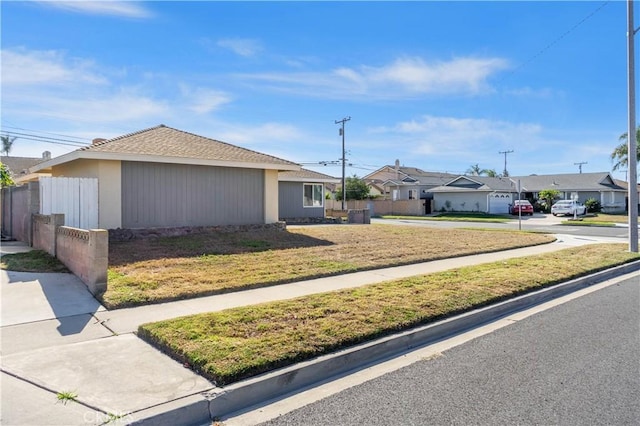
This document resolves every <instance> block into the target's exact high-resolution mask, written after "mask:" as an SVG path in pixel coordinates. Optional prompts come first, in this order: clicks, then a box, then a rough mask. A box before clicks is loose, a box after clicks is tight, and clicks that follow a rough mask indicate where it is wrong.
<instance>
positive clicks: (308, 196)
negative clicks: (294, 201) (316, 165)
mask: <svg viewBox="0 0 640 426" xmlns="http://www.w3.org/2000/svg"><path fill="white" fill-rule="evenodd" d="M323 193H324V190H323V187H322V184H319V183H305V184H304V200H303V206H304V207H322V206H323V205H324V204H323V200H324V194H323Z"/></svg>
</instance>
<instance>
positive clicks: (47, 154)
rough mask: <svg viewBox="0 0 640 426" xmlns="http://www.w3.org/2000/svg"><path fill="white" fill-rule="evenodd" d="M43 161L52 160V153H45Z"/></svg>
mask: <svg viewBox="0 0 640 426" xmlns="http://www.w3.org/2000/svg"><path fill="white" fill-rule="evenodd" d="M42 159H43V160H51V152H49V151H44V152H43V153H42Z"/></svg>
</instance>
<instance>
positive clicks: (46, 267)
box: [0, 250, 70, 273]
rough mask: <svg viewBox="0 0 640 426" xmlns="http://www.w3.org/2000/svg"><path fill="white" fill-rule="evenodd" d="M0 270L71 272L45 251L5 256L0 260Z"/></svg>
mask: <svg viewBox="0 0 640 426" xmlns="http://www.w3.org/2000/svg"><path fill="white" fill-rule="evenodd" d="M0 269H7V270H10V271H17V272H62V273H69V272H70V271H69V270H68V269H67V267H66V266H64V264H63V263H62V262H60V261H59V260H58V259H56V258H55V257H53V256H51V255H50V254H49V253H47V252H46V251H44V250H31V251H27V252H24V253H14V254H5V255H3V256H2V257H1V258H0Z"/></svg>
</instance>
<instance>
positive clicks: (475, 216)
mask: <svg viewBox="0 0 640 426" xmlns="http://www.w3.org/2000/svg"><path fill="white" fill-rule="evenodd" d="M516 217H517V216H516ZM380 218H382V219H405V220H432V221H451V222H486V223H505V222H510V221H512V220H513V219H514V217H513V216H508V215H496V214H487V213H454V212H450V213H439V214H437V215H435V216H396V215H382V216H380Z"/></svg>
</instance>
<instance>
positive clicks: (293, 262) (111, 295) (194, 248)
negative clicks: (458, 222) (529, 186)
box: [101, 225, 554, 309]
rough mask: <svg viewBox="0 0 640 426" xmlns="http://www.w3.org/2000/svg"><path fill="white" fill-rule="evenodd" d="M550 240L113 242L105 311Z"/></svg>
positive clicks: (486, 233)
mask: <svg viewBox="0 0 640 426" xmlns="http://www.w3.org/2000/svg"><path fill="white" fill-rule="evenodd" d="M553 240H554V237H553V236H550V235H542V234H533V233H526V232H517V231H509V232H496V231H493V230H457V229H434V228H428V227H416V226H396V225H368V226H362V225H333V226H320V227H299V228H295V229H293V228H292V229H290V230H288V231H255V232H238V233H229V234H222V233H210V234H201V235H189V236H185V237H170V238H157V239H153V240H137V241H127V242H124V243H113V244H110V247H109V271H108V283H107V291H106V292H105V293H104V294H103V295H102V296H101V302H102V303H103V304H104V305H105V306H106V307H107V308H109V309H114V308H122V307H127V306H135V305H142V304H149V303H159V302H166V301H170V300H179V299H186V298H192V297H200V296H206V295H212V294H220V293H225V292H232V291H238V290H247V289H251V288H257V287H265V286H271V285H277V284H284V283H288V282H294V281H300V280H305V279H312V278H318V277H326V276H331V275H337V274H344V273H348V272H355V271H364V270H369V269H377V268H383V267H390V266H399V265H408V264H412V263H418V262H428V261H432V260H438V259H444V258H452V257H459V256H466V255H472V254H478V253H488V252H494V251H500V250H508V249H514V248H519V247H527V246H533V245H538V244H545V243H549V242H552V241H553Z"/></svg>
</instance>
